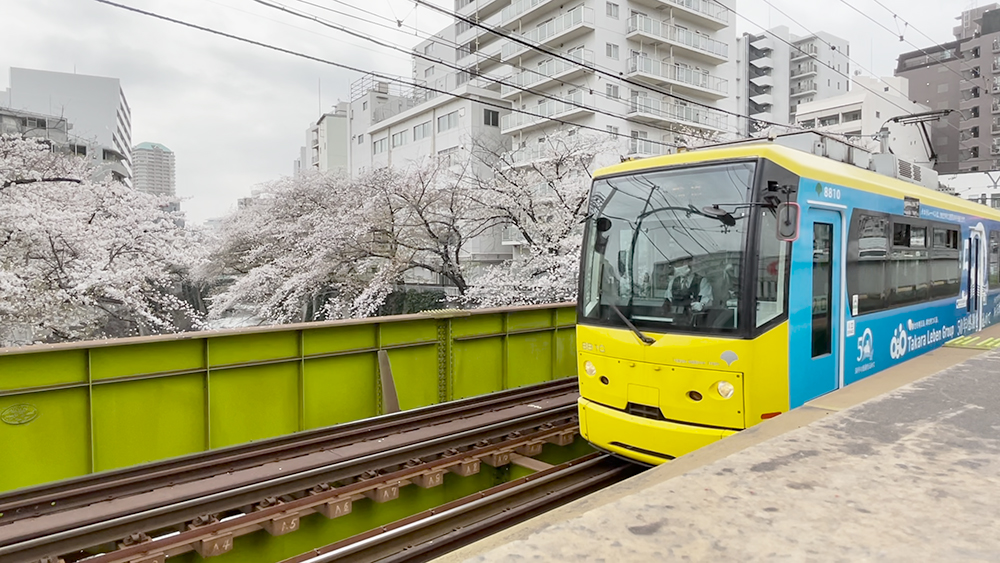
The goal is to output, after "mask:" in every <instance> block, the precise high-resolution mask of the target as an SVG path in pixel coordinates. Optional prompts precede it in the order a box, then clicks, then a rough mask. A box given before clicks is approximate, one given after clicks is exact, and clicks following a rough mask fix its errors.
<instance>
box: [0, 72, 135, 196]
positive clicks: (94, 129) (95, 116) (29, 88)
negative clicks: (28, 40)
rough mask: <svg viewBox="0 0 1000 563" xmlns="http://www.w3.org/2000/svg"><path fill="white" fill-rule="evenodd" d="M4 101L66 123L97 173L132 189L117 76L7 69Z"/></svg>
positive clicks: (125, 111) (128, 132) (126, 113)
mask: <svg viewBox="0 0 1000 563" xmlns="http://www.w3.org/2000/svg"><path fill="white" fill-rule="evenodd" d="M4 97H5V98H6V100H5V102H6V104H7V105H8V106H9V107H10V108H12V109H16V110H24V111H29V112H34V113H39V114H44V115H52V116H59V117H63V118H65V119H67V120H68V121H69V122H70V123H72V124H73V130H72V133H71V139H70V140H71V142H73V143H74V144H77V145H82V146H86V147H87V151H86V153H87V154H86V156H87V158H89V159H91V160H93V161H94V164H95V166H96V168H97V170H98V172H99V174H100V175H101V176H105V175H107V174H110V175H111V177H112V178H114V179H116V180H119V181H122V182H124V183H125V184H126V185H129V186H131V185H132V184H131V182H132V157H131V154H130V152H131V150H130V147H131V146H132V115H131V110H130V109H129V105H128V101H127V100H126V99H125V92H124V91H122V88H121V83H120V81H119V80H118V79H117V78H105V77H101V76H88V75H85V74H70V73H65V72H49V71H45V70H34V69H27V68H11V69H10V88H9V89H8V90H7V93H6V96H4Z"/></svg>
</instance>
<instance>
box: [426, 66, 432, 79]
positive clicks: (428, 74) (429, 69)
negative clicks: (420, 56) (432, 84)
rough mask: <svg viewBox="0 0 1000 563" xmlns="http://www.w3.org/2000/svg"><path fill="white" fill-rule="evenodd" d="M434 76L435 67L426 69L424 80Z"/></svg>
mask: <svg viewBox="0 0 1000 563" xmlns="http://www.w3.org/2000/svg"><path fill="white" fill-rule="evenodd" d="M432 76H434V67H428V68H425V69H424V78H430V77H432Z"/></svg>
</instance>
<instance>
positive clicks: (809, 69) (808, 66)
mask: <svg viewBox="0 0 1000 563" xmlns="http://www.w3.org/2000/svg"><path fill="white" fill-rule="evenodd" d="M818 71H819V65H817V64H816V63H814V62H808V63H805V64H803V65H800V67H799V68H793V69H792V73H791V77H792V78H804V77H806V76H809V75H811V74H816V73H817V72H818Z"/></svg>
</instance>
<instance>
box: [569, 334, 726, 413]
mask: <svg viewBox="0 0 1000 563" xmlns="http://www.w3.org/2000/svg"><path fill="white" fill-rule="evenodd" d="M580 358H581V360H583V361H584V362H586V361H590V362H591V363H592V364H594V366H595V367H596V368H597V373H595V374H594V375H588V374H587V372H586V371H585V370H581V371H580V373H581V374H583V375H582V376H581V377H580V394H581V395H582V396H584V397H586V398H588V399H590V400H592V401H594V402H597V403H600V404H603V405H607V406H609V407H614V408H616V409H621V410H624V409H625V408H626V407H627V406H628V404H629V403H633V404H639V405H646V406H652V407H659V408H660V411H661V412H662V413H663V416H664V417H665V418H667V419H668V420H673V421H680V422H686V423H690V424H702V425H706V426H720V427H723V428H736V429H740V428H743V427H744V426H743V383H742V381H743V375H742V374H741V373H739V372H732V371H730V372H726V371H720V370H712V369H696V368H689V367H685V366H676V365H660V364H650V363H646V362H632V361H627V360H617V359H613V358H605V357H601V356H598V355H596V354H593V353H586V352H582V353H581V354H580ZM720 381H727V382H729V383H731V384H732V385H733V387H734V388H735V389H736V391H735V392H734V393H733V395H732V396H731V397H730V398H728V399H724V398H722V396H720V395H719V392H718V388H717V386H718V383H719V382H720ZM699 395H700V396H701V399H700V400H697V397H698V396H699Z"/></svg>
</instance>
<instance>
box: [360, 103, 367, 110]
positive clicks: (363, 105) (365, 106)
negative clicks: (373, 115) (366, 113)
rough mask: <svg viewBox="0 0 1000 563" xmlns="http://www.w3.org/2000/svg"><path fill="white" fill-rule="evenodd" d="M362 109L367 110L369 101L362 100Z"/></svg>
mask: <svg viewBox="0 0 1000 563" xmlns="http://www.w3.org/2000/svg"><path fill="white" fill-rule="evenodd" d="M361 109H362V110H367V109H368V102H366V101H365V102H361Z"/></svg>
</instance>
